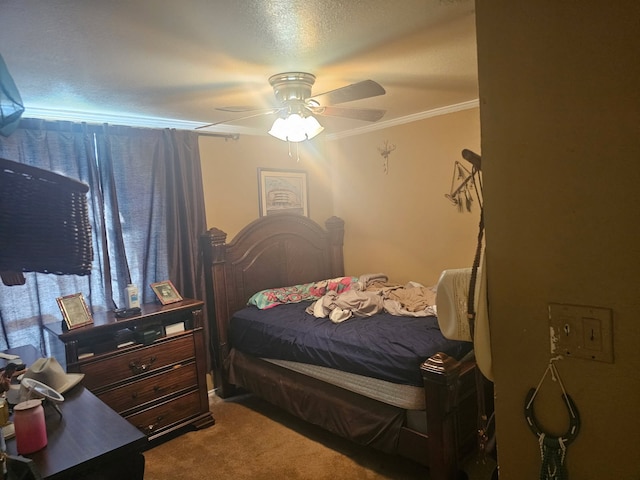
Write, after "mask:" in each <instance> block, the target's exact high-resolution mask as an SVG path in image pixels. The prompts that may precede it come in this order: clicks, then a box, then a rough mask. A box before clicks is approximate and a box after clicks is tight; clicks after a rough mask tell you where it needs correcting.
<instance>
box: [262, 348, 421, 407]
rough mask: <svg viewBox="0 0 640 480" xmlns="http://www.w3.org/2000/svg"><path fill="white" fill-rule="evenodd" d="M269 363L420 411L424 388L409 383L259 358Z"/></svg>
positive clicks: (305, 364) (385, 401)
mask: <svg viewBox="0 0 640 480" xmlns="http://www.w3.org/2000/svg"><path fill="white" fill-rule="evenodd" d="M262 360H265V361H267V362H270V363H274V364H276V365H280V366H281V367H284V368H287V369H289V370H293V371H296V372H298V373H302V374H304V375H307V376H309V377H313V378H317V379H318V380H322V381H323V382H327V383H330V384H332V385H335V386H337V387H340V388H344V389H345V390H349V391H351V392H354V393H357V394H360V395H364V396H365V397H369V398H372V399H374V400H378V401H380V402H383V403H386V404H389V405H393V406H394V407H399V408H403V409H405V410H424V409H425V398H424V388H423V387H415V386H413V385H401V384H399V383H392V382H387V381H385V380H379V379H377V378H371V377H364V376H362V375H356V374H355V373H349V372H343V371H341V370H335V369H333V368H327V367H320V366H318V365H309V364H308V363H298V362H291V361H288V360H274V359H272V358H263V359H262Z"/></svg>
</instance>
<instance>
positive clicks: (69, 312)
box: [56, 293, 93, 330]
mask: <svg viewBox="0 0 640 480" xmlns="http://www.w3.org/2000/svg"><path fill="white" fill-rule="evenodd" d="M56 301H57V302H58V307H60V312H62V317H63V318H64V322H65V323H66V324H67V327H68V328H69V330H71V329H74V328H79V327H84V326H85V325H89V324H92V323H93V317H92V316H91V312H89V308H88V307H87V304H86V302H85V301H84V296H83V295H82V293H74V294H73V295H66V296H64V297H58V298H56Z"/></svg>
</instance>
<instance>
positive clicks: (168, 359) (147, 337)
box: [45, 299, 214, 440]
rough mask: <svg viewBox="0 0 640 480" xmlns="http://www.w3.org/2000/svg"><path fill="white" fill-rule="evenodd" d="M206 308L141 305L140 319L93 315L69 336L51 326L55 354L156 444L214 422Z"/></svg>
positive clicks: (185, 303)
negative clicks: (208, 380) (189, 428)
mask: <svg viewBox="0 0 640 480" xmlns="http://www.w3.org/2000/svg"><path fill="white" fill-rule="evenodd" d="M202 307H203V302H202V301H200V300H190V299H185V300H183V301H181V302H177V303H172V304H169V305H159V304H157V305H156V304H148V305H142V307H141V308H142V312H141V314H140V315H138V316H135V317H130V318H116V317H115V315H114V314H113V312H102V313H98V314H95V315H94V317H93V324H91V325H88V326H84V327H80V328H75V329H73V330H67V329H66V327H65V326H64V324H63V323H60V324H58V323H55V324H48V325H45V329H46V330H47V332H48V333H49V334H51V335H52V336H53V337H54V339H53V341H52V344H53V350H54V351H53V352H52V353H53V355H54V356H55V357H56V358H57V359H58V361H59V362H60V363H62V360H63V359H64V360H65V362H66V368H67V371H68V372H81V373H84V374H85V377H84V379H83V381H82V383H83V384H84V386H85V387H87V388H88V389H89V390H91V391H92V392H93V393H94V394H95V395H96V396H97V397H98V398H100V399H101V400H102V401H103V402H105V403H106V404H107V405H109V406H110V407H111V408H113V409H114V410H115V411H116V412H118V413H119V414H120V415H122V416H123V417H124V418H126V419H127V420H128V421H129V422H131V423H132V424H133V425H135V426H136V427H138V428H139V429H140V430H142V431H143V432H144V433H145V434H146V435H147V436H148V438H149V440H154V439H156V438H159V437H161V436H163V435H165V434H168V433H170V432H173V431H175V430H177V429H179V428H182V427H185V426H187V425H193V426H195V427H196V428H203V427H206V426H209V425H212V424H213V423H214V420H213V416H212V415H211V412H210V411H209V398H208V394H207V384H206V350H205V339H204V332H203V324H202V322H203V312H202Z"/></svg>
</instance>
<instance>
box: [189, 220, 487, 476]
mask: <svg viewBox="0 0 640 480" xmlns="http://www.w3.org/2000/svg"><path fill="white" fill-rule="evenodd" d="M343 238H344V222H343V220H341V219H340V218H337V217H331V218H330V219H328V220H327V221H326V222H325V227H324V228H323V227H322V226H320V225H319V224H317V223H315V222H314V221H312V220H311V219H309V218H307V217H304V216H300V215H293V214H280V215H273V216H265V217H261V218H259V219H257V220H255V221H253V222H251V223H250V224H248V225H247V226H245V227H244V228H243V229H242V230H241V231H240V232H239V233H238V234H237V235H236V236H235V238H234V239H233V240H231V241H230V242H227V234H226V233H225V232H224V231H223V230H221V229H219V228H211V229H210V230H208V231H207V232H206V233H205V234H204V235H203V236H202V238H201V247H202V258H203V262H204V272H205V283H206V309H207V315H208V317H209V322H210V323H209V325H210V330H211V332H210V333H211V337H212V347H213V364H214V384H215V387H216V391H217V393H218V395H220V396H221V397H223V398H227V397H231V396H233V395H235V394H237V393H239V392H243V391H250V392H252V393H253V394H255V395H257V396H259V397H261V398H263V399H265V400H267V401H269V402H271V403H273V404H275V405H277V406H279V407H281V408H283V409H285V410H287V411H289V412H290V413H292V414H294V415H296V416H298V417H300V418H302V419H304V420H305V421H308V422H311V423H313V424H316V425H319V426H321V427H322V428H325V429H327V430H329V431H331V432H333V433H335V434H338V435H341V436H343V437H345V438H348V439H350V440H352V441H354V442H357V443H359V444H362V445H368V446H370V447H371V448H375V449H378V450H381V451H384V452H387V453H392V454H397V455H400V456H403V457H406V458H409V459H411V460H413V461H417V462H419V463H421V464H424V465H426V466H428V468H429V472H430V478H431V479H432V480H451V479H457V478H460V477H459V475H460V474H461V471H462V469H461V464H462V462H463V461H464V460H465V459H466V458H467V457H468V456H469V455H471V454H472V453H473V452H474V450H476V449H477V445H478V404H479V400H480V399H481V400H482V404H483V405H484V404H485V401H488V400H490V399H489V397H490V396H491V395H490V393H489V392H487V391H486V390H485V389H484V388H477V385H481V378H482V376H481V375H479V374H478V373H477V369H476V365H475V362H474V360H473V352H472V351H471V347H472V345H471V344H470V343H469V342H458V341H452V340H447V339H446V338H444V336H443V335H442V333H441V332H440V331H439V329H438V324H437V318H436V317H435V316H431V315H428V316H419V317H415V316H409V317H404V316H398V315H393V316H392V315H390V314H388V313H386V311H383V312H381V313H376V314H375V315H371V316H352V318H349V319H347V320H345V321H338V322H335V321H332V320H331V319H330V318H323V317H322V316H321V315H315V314H314V313H315V312H316V311H317V310H316V311H314V312H312V310H313V307H314V306H317V305H319V303H317V302H319V301H318V300H317V296H316V297H312V298H311V299H304V300H303V301H292V302H288V301H282V300H281V298H282V297H276V298H277V299H278V300H281V301H280V302H277V301H275V302H274V303H282V304H281V305H277V306H272V305H269V306H267V307H265V306H264V305H260V304H259V303H256V298H263V297H260V296H261V295H265V293H266V292H267V293H269V294H273V293H274V292H281V291H282V290H283V289H285V290H289V289H290V288H291V287H295V289H297V288H299V287H301V286H309V285H312V286H314V287H315V286H317V285H318V284H321V285H323V286H326V285H327V283H326V282H327V281H329V280H331V281H334V282H335V281H339V282H346V283H349V282H357V281H358V280H359V277H345V275H344V264H343V263H344V262H343V251H342V247H343ZM284 287H286V288H284ZM296 292H298V290H296ZM288 293H291V292H288ZM314 293H317V292H315V291H314ZM320 293H322V292H320ZM318 295H320V294H318ZM270 298H271V299H272V300H273V298H274V297H273V295H271V297H270ZM287 298H289V297H287ZM250 300H251V301H252V303H253V304H252V305H248V302H249V301H250ZM256 305H258V306H256ZM259 307H260V308H259ZM416 328H417V329H418V330H419V331H420V332H421V333H415V329H416ZM274 332H275V333H274ZM395 335H404V338H403V339H400V340H398V339H397V338H396V337H395ZM422 335H425V336H424V337H423V336H422ZM365 337H369V340H371V339H373V343H371V344H369V345H365V346H363V345H361V344H359V343H358V342H360V341H362V340H363V339H365ZM389 346H391V347H392V348H391V350H389V349H388V348H387V347H389ZM393 349H395V351H394V350H393ZM383 360H387V361H383ZM479 379H480V380H479Z"/></svg>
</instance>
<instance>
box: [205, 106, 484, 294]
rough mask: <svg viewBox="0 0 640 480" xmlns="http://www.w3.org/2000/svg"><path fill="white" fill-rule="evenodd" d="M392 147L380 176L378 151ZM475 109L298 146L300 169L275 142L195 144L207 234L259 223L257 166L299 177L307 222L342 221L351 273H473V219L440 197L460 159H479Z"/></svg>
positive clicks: (433, 277)
mask: <svg viewBox="0 0 640 480" xmlns="http://www.w3.org/2000/svg"><path fill="white" fill-rule="evenodd" d="M385 140H386V141H388V142H389V143H390V144H394V145H395V146H396V149H395V150H394V151H393V153H391V155H390V157H389V170H388V173H387V174H385V173H384V170H383V158H382V156H381V155H380V153H379V151H378V147H382V146H383V145H384V142H385ZM479 144H480V125H479V111H478V109H477V108H474V109H471V110H465V111H462V112H457V113H452V114H448V115H443V116H438V117H433V118H429V119H426V120H422V121H419V122H414V123H411V124H407V125H402V126H397V127H393V128H388V129H385V130H379V131H376V132H373V133H369V134H365V135H359V136H351V137H345V138H343V139H339V140H331V141H326V140H325V139H324V138H323V137H322V136H320V137H319V138H318V139H314V141H313V142H305V143H303V144H301V145H300V148H301V150H300V161H296V158H295V150H294V151H293V153H294V158H290V157H289V155H288V148H287V145H286V143H284V142H281V141H278V140H275V139H274V138H272V137H269V136H264V137H252V136H241V137H240V139H239V140H237V141H232V140H224V139H223V138H216V137H206V136H203V137H201V139H200V156H201V159H202V170H203V177H204V194H205V202H206V212H207V226H208V227H209V228H210V227H214V226H215V227H218V228H220V229H222V230H223V231H225V232H227V234H228V240H231V239H232V238H233V236H234V235H235V234H236V233H237V232H238V231H239V230H240V229H241V228H242V227H243V226H244V225H246V224H247V223H248V222H249V221H251V220H254V219H255V218H257V217H258V187H257V169H258V167H270V168H286V169H296V170H305V171H307V172H308V180H309V197H310V198H309V210H310V216H311V218H312V219H314V220H315V221H317V222H319V223H320V224H324V221H325V220H326V219H327V218H329V217H330V216H331V215H338V216H340V217H342V218H343V219H344V220H345V249H344V251H345V268H346V272H345V273H346V274H348V275H361V274H363V273H372V272H384V273H386V274H387V275H389V277H390V278H391V279H393V280H394V281H398V282H406V281H409V280H415V281H419V282H422V283H424V284H426V285H432V284H435V283H436V282H437V280H438V277H439V275H440V273H441V272H442V270H444V269H446V268H461V267H466V266H470V265H471V262H472V260H473V255H474V253H475V241H476V236H477V228H478V221H479V210H478V205H477V202H476V203H475V204H474V206H473V210H472V212H471V213H468V212H464V213H460V212H458V210H457V208H456V207H455V206H453V205H452V204H451V203H450V202H449V201H448V200H447V199H446V198H445V197H444V194H445V193H449V191H450V186H451V180H452V175H453V165H454V161H455V160H459V161H461V162H462V163H464V164H465V167H469V166H470V165H469V164H468V163H467V162H466V161H464V160H463V159H462V157H461V156H460V152H461V151H462V149H463V148H469V149H471V150H474V151H476V152H478V153H479Z"/></svg>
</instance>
